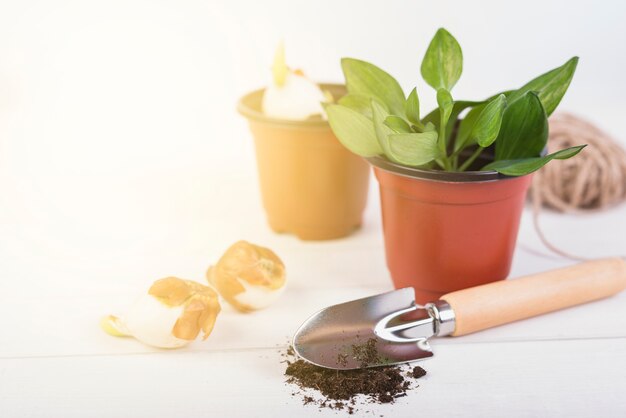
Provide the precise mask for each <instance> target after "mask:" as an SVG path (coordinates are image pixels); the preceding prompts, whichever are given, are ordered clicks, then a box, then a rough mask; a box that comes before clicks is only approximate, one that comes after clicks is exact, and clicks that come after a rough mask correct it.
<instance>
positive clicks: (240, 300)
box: [207, 241, 286, 312]
mask: <svg viewBox="0 0 626 418" xmlns="http://www.w3.org/2000/svg"><path fill="white" fill-rule="evenodd" d="M207 280H208V281H209V283H210V284H211V285H212V286H213V287H215V289H216V290H217V291H218V292H219V294H220V295H221V296H222V297H223V298H224V299H226V301H227V302H228V303H230V304H231V305H232V306H234V307H235V308H236V309H238V310H239V311H242V312H249V311H253V310H257V309H262V308H265V307H267V306H269V305H271V304H272V303H273V302H274V301H275V300H276V299H278V297H279V296H280V294H281V293H282V291H283V290H284V288H285V284H286V278H285V265H284V264H283V262H282V261H281V259H280V258H278V256H277V255H276V254H275V253H274V252H273V251H272V250H270V249H268V248H264V247H260V246H258V245H254V244H251V243H249V242H247V241H239V242H236V243H235V244H233V245H232V246H231V247H230V248H228V250H226V252H225V253H224V255H222V257H221V258H220V259H219V261H218V262H217V264H216V265H215V266H212V267H210V268H209V270H208V271H207Z"/></svg>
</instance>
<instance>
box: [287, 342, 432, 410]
mask: <svg viewBox="0 0 626 418" xmlns="http://www.w3.org/2000/svg"><path fill="white" fill-rule="evenodd" d="M352 355H353V356H354V358H356V359H357V360H359V361H360V362H361V364H362V365H363V367H366V366H367V365H369V364H374V363H376V362H378V361H379V357H378V352H377V350H376V340H374V339H372V340H369V341H367V342H366V343H365V344H362V345H359V346H353V347H352ZM286 357H287V361H286V362H287V370H286V371H285V375H286V376H287V383H290V384H294V385H297V386H298V387H299V388H300V391H299V392H296V394H295V395H299V396H302V402H303V404H304V405H309V404H315V405H317V406H318V407H319V408H320V409H322V408H330V409H334V410H345V411H346V412H348V414H351V415H352V414H354V413H355V412H357V411H358V409H357V408H356V407H355V406H356V403H357V402H356V401H357V399H356V398H357V396H358V395H365V396H366V401H365V402H367V403H377V404H389V403H394V402H395V401H396V399H397V398H400V397H403V396H407V391H408V390H410V389H412V388H413V386H412V380H408V379H419V378H420V377H422V376H424V375H425V374H426V371H425V370H424V369H423V368H421V367H419V366H416V367H414V368H412V369H411V370H409V371H408V373H407V371H406V367H404V366H384V367H374V368H363V369H356V370H333V369H326V368H324V367H319V366H316V365H314V364H311V363H308V362H306V361H304V360H302V359H297V358H296V356H295V352H294V351H293V348H292V347H291V346H290V347H289V349H288V350H287V355H286ZM342 360H343V361H345V358H338V359H337V361H338V363H339V364H342ZM307 390H313V391H316V392H318V393H319V394H321V395H322V396H323V398H321V399H319V397H318V400H316V398H314V397H312V396H310V395H308V394H306V393H305V391H307Z"/></svg>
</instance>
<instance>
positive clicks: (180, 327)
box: [101, 277, 221, 348]
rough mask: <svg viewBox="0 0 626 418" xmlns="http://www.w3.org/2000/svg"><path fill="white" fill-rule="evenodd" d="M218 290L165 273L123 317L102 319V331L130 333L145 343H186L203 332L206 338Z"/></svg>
mask: <svg viewBox="0 0 626 418" xmlns="http://www.w3.org/2000/svg"><path fill="white" fill-rule="evenodd" d="M220 309H221V308H220V304H219V301H218V296H217V293H215V291H214V290H213V289H211V288H210V287H208V286H205V285H202V284H200V283H196V282H193V281H190V280H182V279H179V278H176V277H167V278H165V279H160V280H157V281H156V282H154V283H153V284H152V286H151V287H150V289H149V290H148V293H147V294H144V295H142V296H140V297H139V298H138V299H137V300H136V301H135V303H134V304H133V305H132V306H131V308H130V309H129V311H128V312H127V313H126V315H125V316H124V317H121V318H120V317H116V316H113V315H109V316H107V317H105V318H103V319H102V322H101V326H102V329H104V331H106V332H107V333H108V334H110V335H114V336H117V337H119V336H132V337H135V338H136V339H137V340H139V341H141V342H142V343H144V344H147V345H151V346H154V347H161V348H177V347H182V346H184V345H187V344H189V343H190V342H191V341H193V340H195V339H196V337H197V336H198V335H199V334H200V332H202V334H203V336H202V338H203V339H206V338H207V337H208V336H209V334H211V331H212V330H213V326H214V325H215V320H216V319H217V315H218V314H219V312H220Z"/></svg>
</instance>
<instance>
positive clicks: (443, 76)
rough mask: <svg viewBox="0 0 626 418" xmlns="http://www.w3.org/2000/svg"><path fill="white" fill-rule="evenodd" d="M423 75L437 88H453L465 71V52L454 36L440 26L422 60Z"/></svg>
mask: <svg viewBox="0 0 626 418" xmlns="http://www.w3.org/2000/svg"><path fill="white" fill-rule="evenodd" d="M421 70H422V77H423V78H424V80H426V82H427V83H428V84H429V85H430V86H431V87H432V88H434V89H435V90H439V89H441V88H444V89H446V90H452V87H453V86H454V85H455V84H456V82H457V81H459V78H460V77H461V72H462V71H463V53H462V51H461V46H460V45H459V43H458V42H457V41H456V39H454V36H452V35H450V33H449V32H448V31H447V30H445V29H443V28H440V29H439V30H438V31H437V33H436V34H435V37H434V38H433V40H432V41H430V45H428V49H427V50H426V54H425V55H424V59H423V60H422V67H421Z"/></svg>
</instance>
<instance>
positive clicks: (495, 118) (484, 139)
mask: <svg viewBox="0 0 626 418" xmlns="http://www.w3.org/2000/svg"><path fill="white" fill-rule="evenodd" d="M504 109H506V96H505V95H504V94H501V95H499V96H498V97H496V98H495V99H493V100H492V101H490V102H489V103H487V105H486V106H485V108H484V109H483V110H482V111H481V112H480V114H479V115H478V117H477V118H476V122H475V123H474V127H473V128H472V132H471V133H470V138H471V140H472V141H476V142H477V143H478V145H480V146H481V147H483V148H486V147H488V146H489V145H491V144H492V143H493V142H494V141H495V140H496V138H497V137H498V133H499V132H500V126H501V125H502V117H503V115H504Z"/></svg>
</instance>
